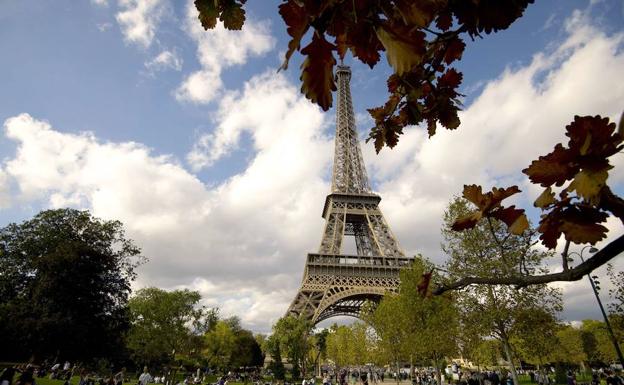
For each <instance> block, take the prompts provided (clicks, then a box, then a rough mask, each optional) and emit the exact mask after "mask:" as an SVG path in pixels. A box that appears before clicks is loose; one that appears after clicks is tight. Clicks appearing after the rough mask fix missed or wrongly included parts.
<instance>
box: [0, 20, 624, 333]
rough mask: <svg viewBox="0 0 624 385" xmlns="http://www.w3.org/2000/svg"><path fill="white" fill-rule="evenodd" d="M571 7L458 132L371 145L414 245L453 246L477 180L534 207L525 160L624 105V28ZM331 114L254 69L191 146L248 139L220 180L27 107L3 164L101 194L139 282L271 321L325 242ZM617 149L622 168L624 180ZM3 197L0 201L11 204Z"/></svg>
mask: <svg viewBox="0 0 624 385" xmlns="http://www.w3.org/2000/svg"><path fill="white" fill-rule="evenodd" d="M572 20H573V21H571V22H569V23H568V24H567V25H568V31H567V33H568V35H567V37H566V39H565V40H564V41H561V42H559V43H560V44H559V48H556V49H555V50H554V51H552V52H550V51H549V52H544V53H543V54H538V55H536V56H535V57H534V58H533V60H532V62H531V63H530V64H529V65H527V66H525V67H521V68H515V69H513V70H512V69H508V70H506V71H505V72H504V73H503V74H501V75H500V76H499V77H498V78H497V79H495V80H493V81H490V82H488V83H487V84H485V85H484V89H483V92H482V93H481V95H480V96H478V97H477V98H476V99H475V101H474V103H472V104H471V105H470V106H468V107H467V109H466V111H465V112H463V113H462V116H461V118H462V122H463V123H462V126H461V127H460V129H458V130H457V131H453V132H449V131H445V130H442V129H441V130H440V132H439V133H438V134H437V135H436V136H435V137H434V138H432V139H427V137H426V132H425V130H423V129H422V128H411V129H407V130H406V133H405V135H404V136H403V137H402V138H401V142H400V143H399V145H398V147H397V148H395V149H394V150H392V151H388V150H384V151H382V153H381V154H380V155H379V156H377V155H375V154H374V150H373V149H372V146H371V145H365V146H364V157H365V160H366V161H367V164H368V167H369V175H371V176H372V177H373V178H375V179H376V181H377V182H378V186H379V190H380V194H381V196H382V198H383V200H382V202H381V208H382V210H383V211H384V214H385V215H386V217H387V220H388V222H389V224H390V226H391V227H392V229H393V231H394V232H395V234H396V235H397V238H398V239H399V242H400V243H401V245H402V246H403V247H404V248H405V249H406V250H407V251H408V254H410V255H411V254H414V253H416V252H423V253H424V254H425V255H426V256H429V257H432V258H434V259H435V260H437V261H442V260H443V258H444V256H443V255H441V251H440V248H439V243H440V240H441V239H440V234H439V228H440V222H441V219H440V218H441V216H442V213H443V210H444V208H445V206H446V205H447V203H448V201H449V199H450V198H451V197H452V195H454V194H459V193H460V192H461V190H462V185H463V184H464V183H479V184H483V185H485V186H486V187H490V186H492V185H494V184H496V185H505V184H513V183H517V184H520V186H521V187H522V188H523V190H525V191H526V192H527V193H528V194H527V195H528V196H527V197H526V199H522V200H521V202H520V203H522V204H523V205H524V203H527V202H529V203H527V204H526V205H524V206H525V207H527V206H529V205H530V202H532V200H533V199H534V198H535V197H536V196H537V194H538V193H539V189H533V188H529V187H528V185H527V183H526V179H525V178H524V177H523V176H522V174H521V173H520V170H521V169H522V168H524V167H526V166H527V165H528V164H529V162H530V161H531V160H532V159H534V158H536V157H537V156H538V155H541V154H545V153H547V152H549V151H550V150H551V149H552V147H553V146H554V144H555V143H556V142H557V141H561V140H563V139H565V137H564V135H563V133H564V126H565V125H566V124H567V123H568V122H570V121H571V120H572V117H573V115H574V114H581V115H583V114H591V115H594V114H602V115H606V116H610V117H612V118H616V117H618V116H619V113H620V112H621V111H620V109H621V105H620V103H621V100H624V85H623V84H621V82H616V81H614V79H619V76H620V72H621V69H622V68H624V53H623V52H622V49H621V46H622V41H623V39H624V38H623V36H622V34H618V35H614V36H605V35H604V34H602V33H601V32H600V31H598V30H596V29H594V28H592V27H591V26H590V25H589V24H588V23H587V21H586V20H584V19H583V17H582V15H579V14H575V17H574V18H573V19H572ZM195 24H198V23H195ZM200 28H201V27H200ZM202 36H203V35H202ZM206 36H210V34H206ZM204 39H212V38H211V37H206V38H204V37H202V38H200V39H199V40H198V42H199V43H200V44H199V47H200V48H199V49H198V54H199V56H200V62H201V63H202V65H203V66H204V67H203V68H204V69H202V70H201V71H199V72H198V74H200V75H197V76H204V75H205V76H207V77H210V76H214V79H213V80H215V79H216V80H219V79H220V71H221V70H222V67H220V66H219V65H220V64H219V65H217V67H218V71H213V70H212V69H213V67H210V65H208V64H205V63H210V61H209V59H207V58H206V59H202V57H203V56H202V55H208V53H209V52H211V51H210V50H209V49H208V48H209V47H210V45H208V43H206V41H205V40H204ZM200 40H201V41H200ZM204 43H205V44H204ZM222 43H223V44H225V42H222ZM222 43H218V42H217V43H215V45H216V47H217V48H216V52H220V51H219V50H221V49H223V50H226V51H227V49H225V48H219V47H220V46H219V44H222ZM245 52H246V53H244V55H249V54H250V53H249V52H248V51H245ZM213 53H214V52H213ZM244 55H243V56H244ZM226 56H227V55H226ZM235 57H239V56H235ZM204 60H205V61H204ZM228 60H229V61H228ZM237 60H238V61H237ZM245 60H246V59H227V60H224V61H223V62H225V63H233V64H236V63H239V62H244V61H245ZM206 68H208V69H210V70H205V69H206ZM215 68H216V67H215ZM223 68H225V67H223ZM597 68H599V69H600V70H599V71H598V70H596V69H597ZM192 76H193V75H192ZM200 90H201V88H200ZM197 92H200V91H197ZM325 119H327V120H325ZM328 121H333V117H329V116H328V117H326V118H325V117H324V115H323V114H322V113H321V112H320V110H319V109H318V108H317V107H315V106H312V105H311V104H310V103H308V102H307V101H305V100H304V99H303V97H302V96H300V94H299V91H298V89H297V87H295V86H294V85H291V84H289V83H288V82H287V81H286V79H285V78H284V76H283V75H281V74H274V73H273V71H270V72H266V73H264V74H261V75H258V76H256V77H254V78H253V79H251V80H250V81H248V82H247V83H246V85H245V87H244V89H243V90H242V91H241V92H238V93H235V92H229V93H226V94H225V95H224V97H223V98H222V100H221V101H220V103H219V107H218V111H217V114H216V116H215V129H214V130H213V131H212V132H210V133H207V134H204V135H202V136H201V137H200V138H199V140H198V143H197V144H196V145H195V147H194V148H193V149H192V151H191V153H189V155H188V161H189V163H190V164H191V165H192V166H193V167H194V168H195V169H200V168H202V167H208V166H210V165H212V164H214V162H216V161H218V160H220V159H223V158H224V157H226V156H227V155H228V154H229V153H230V152H232V150H233V149H235V148H236V147H237V146H238V145H239V143H240V141H241V137H243V136H248V137H249V139H250V143H251V145H250V146H251V151H252V153H251V154H250V157H249V163H248V165H247V166H246V168H245V169H244V170H243V171H242V172H240V173H239V174H236V175H232V176H231V177H230V178H229V179H227V180H226V181H225V182H223V183H221V184H218V185H215V186H211V185H209V184H205V183H203V182H202V181H200V180H199V179H198V178H197V177H196V176H195V175H193V174H191V173H190V172H188V171H187V170H186V169H185V168H184V167H183V166H182V165H181V164H180V163H179V162H177V161H176V160H175V159H173V158H171V157H168V156H160V155H157V154H154V152H153V151H152V150H150V149H149V148H147V147H145V146H143V145H141V144H138V143H132V142H130V143H103V142H101V141H100V140H98V139H97V138H96V137H95V136H94V135H92V134H81V135H72V134H66V133H62V132H60V131H58V130H55V129H53V128H52V127H51V126H50V124H49V123H46V122H44V121H41V120H37V119H35V118H33V117H31V116H29V115H27V114H22V115H19V116H16V117H14V118H11V119H8V120H7V121H6V122H5V130H6V135H7V137H8V138H9V139H11V140H12V141H14V142H15V143H17V153H16V155H15V157H13V158H11V159H8V160H6V161H4V162H3V164H2V166H1V167H0V169H1V170H3V171H0V182H2V185H3V186H4V185H11V186H12V189H13V190H16V191H18V192H19V196H17V197H12V198H11V202H16V201H17V200H22V201H35V200H41V199H45V200H46V201H47V202H48V204H49V206H52V207H60V206H64V205H68V204H69V205H73V206H78V207H87V208H90V209H91V210H92V211H93V213H94V215H96V216H99V217H103V218H115V219H120V220H122V221H123V222H124V223H125V225H126V228H127V231H128V234H129V235H130V236H131V237H132V238H134V239H135V240H136V241H137V243H138V244H139V245H141V246H142V247H143V249H144V254H145V255H147V256H149V257H150V259H151V260H150V262H149V263H148V264H146V265H144V266H143V267H141V270H140V276H139V280H140V282H139V283H138V284H139V285H158V286H160V287H166V288H174V287H190V288H194V289H196V290H200V291H201V292H202V293H203V295H204V297H205V301H206V303H207V304H209V305H218V306H220V307H222V308H223V309H224V313H226V314H233V313H236V314H238V315H241V316H242V317H243V320H244V322H245V324H246V325H249V326H253V327H254V328H255V329H256V330H264V331H266V330H268V328H269V327H270V324H271V322H272V321H273V320H275V319H276V318H277V317H279V316H281V315H282V314H283V312H284V311H285V310H286V307H287V305H288V303H289V302H290V300H291V299H292V298H293V296H294V294H295V292H296V290H297V288H298V284H299V280H300V277H301V273H302V268H303V264H304V258H305V254H306V253H307V252H311V251H315V250H316V249H317V247H318V243H319V241H320V236H321V230H322V226H323V220H322V219H321V218H320V211H321V206H322V203H323V200H324V197H325V194H327V192H328V191H329V183H328V181H327V180H326V179H324V178H326V176H327V174H328V170H329V162H330V160H331V159H330V158H331V155H332V148H333V146H332V142H331V140H330V139H329V138H326V137H324V136H323V134H322V133H323V128H324V127H325V125H326V124H327V122H328ZM617 159H618V160H617V161H616V163H618V165H617V166H616V168H615V169H614V170H612V173H611V174H612V175H611V177H610V180H611V181H613V182H617V183H619V184H620V185H621V183H622V181H624V174H623V172H624V171H623V170H622V168H623V167H622V166H623V165H622V164H621V163H622V160H621V157H619V158H617ZM5 182H6V183H5ZM5 195H6V194H5ZM2 197H3V195H2V194H0V203H1V202H6V204H8V203H9V201H8V200H7V199H8V198H5V200H4V201H3V198H2ZM14 204H15V203H14ZM609 226H610V227H612V226H613V227H614V228H615V229H616V230H615V231H614V233H612V234H611V235H610V236H615V235H617V233H618V232H620V233H621V225H620V224H617V226H616V223H610V224H609ZM618 229H619V230H618ZM578 284H581V285H582V284H583V283H575V284H568V285H569V286H570V289H566V301H567V306H568V308H569V309H572V311H571V312H569V313H568V314H571V315H570V317H575V314H577V315H579V314H585V313H581V312H580V311H579V312H575V311H574V309H577V310H578V309H580V308H581V307H580V306H581V305H580V304H579V300H578V299H581V300H584V299H585V297H583V296H578V298H571V297H570V296H568V295H567V293H572V295H576V294H574V293H577V292H578V291H579V290H584V288H583V287H580V286H575V285H578ZM579 288H580V289H579ZM579 316H581V315H579ZM583 316H584V315H583Z"/></svg>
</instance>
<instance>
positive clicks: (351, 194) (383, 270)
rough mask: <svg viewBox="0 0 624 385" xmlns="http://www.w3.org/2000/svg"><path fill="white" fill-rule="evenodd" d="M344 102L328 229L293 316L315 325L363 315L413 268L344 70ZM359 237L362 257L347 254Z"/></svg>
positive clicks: (341, 102)
mask: <svg viewBox="0 0 624 385" xmlns="http://www.w3.org/2000/svg"><path fill="white" fill-rule="evenodd" d="M336 77H337V82H338V104H337V110H336V114H337V118H336V139H335V140H336V143H335V153H334V168H333V177H332V193H331V194H330V195H328V196H327V199H326V200H325V206H324V208H323V218H324V219H325V229H324V231H323V237H322V239H321V244H320V246H319V252H318V254H308V258H307V263H306V267H305V271H304V274H303V282H302V284H301V288H300V289H299V292H298V293H297V295H296V297H295V299H294V300H293V302H292V304H291V305H290V307H289V309H288V312H289V313H290V314H295V315H299V316H303V317H306V318H308V319H309V320H311V321H312V322H313V323H317V322H320V321H322V320H324V319H327V318H330V317H333V316H336V315H348V316H354V317H360V315H361V310H362V306H363V305H364V303H365V302H366V301H372V302H374V303H378V302H379V301H380V300H381V298H382V297H383V296H384V295H385V294H386V293H388V292H394V291H396V290H397V289H398V286H399V272H400V270H401V269H402V268H404V267H406V266H409V265H410V263H411V261H412V259H411V258H406V257H405V254H404V253H403V251H402V250H401V249H400V247H399V244H398V242H397V241H396V238H395V237H394V235H393V234H392V231H391V230H390V227H389V226H388V224H387V223H386V220H385V219H384V216H383V214H382V213H381V210H380V209H379V202H380V201H381V198H380V197H379V196H378V195H376V194H374V193H372V191H371V189H370V185H369V182H368V176H367V174H366V169H365V168H364V161H363V160H362V151H361V149H360V145H359V142H358V137H357V131H356V129H355V120H354V118H353V105H352V102H351V91H350V88H349V81H350V79H351V70H350V69H349V67H346V66H338V71H337V72H336ZM345 236H347V237H354V239H355V245H356V249H357V255H343V254H341V252H342V249H343V239H344V237H345Z"/></svg>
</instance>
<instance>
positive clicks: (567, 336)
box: [551, 325, 587, 366]
mask: <svg viewBox="0 0 624 385" xmlns="http://www.w3.org/2000/svg"><path fill="white" fill-rule="evenodd" d="M551 361H554V362H564V363H567V364H580V365H581V366H583V365H584V362H586V361H587V354H586V353H585V350H584V349H583V338H582V334H581V330H580V329H578V328H575V327H573V326H570V325H560V327H559V329H558V330H557V344H556V349H554V351H553V352H552V354H551Z"/></svg>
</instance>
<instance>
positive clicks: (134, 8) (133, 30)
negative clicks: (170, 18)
mask: <svg viewBox="0 0 624 385" xmlns="http://www.w3.org/2000/svg"><path fill="white" fill-rule="evenodd" d="M119 7H120V8H121V11H119V12H118V13H117V15H116V16H115V17H116V19H117V22H118V23H119V27H120V28H121V32H122V33H123V35H124V39H125V40H126V41H127V42H129V43H133V44H138V45H139V46H141V47H144V48H147V47H149V46H150V45H151V44H152V41H153V40H154V35H155V34H156V27H157V26H158V23H159V22H160V20H161V18H162V16H163V13H164V11H165V2H164V0H119Z"/></svg>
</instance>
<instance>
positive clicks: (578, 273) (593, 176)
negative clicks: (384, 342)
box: [435, 116, 624, 294]
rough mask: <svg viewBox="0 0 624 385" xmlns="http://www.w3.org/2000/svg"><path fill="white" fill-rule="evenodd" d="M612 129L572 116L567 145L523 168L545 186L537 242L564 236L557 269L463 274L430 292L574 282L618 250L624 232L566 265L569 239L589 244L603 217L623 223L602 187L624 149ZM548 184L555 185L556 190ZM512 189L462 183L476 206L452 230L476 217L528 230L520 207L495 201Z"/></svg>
mask: <svg viewBox="0 0 624 385" xmlns="http://www.w3.org/2000/svg"><path fill="white" fill-rule="evenodd" d="M615 128H616V126H615V123H611V122H609V119H608V118H602V117H600V116H595V117H592V116H583V117H579V116H575V117H574V121H573V122H572V123H570V124H569V125H567V126H566V136H568V138H569V140H568V143H567V146H564V145H563V144H561V143H559V144H557V145H556V146H555V148H554V150H553V151H552V152H551V153H549V154H547V155H545V156H540V157H539V158H538V159H537V160H534V161H533V162H532V163H531V165H530V166H529V167H527V168H526V169H524V170H523V172H524V173H525V174H526V175H527V176H528V177H529V179H530V180H531V182H533V183H535V184H539V185H541V186H542V187H544V188H545V189H544V191H543V192H542V194H541V195H540V196H539V197H538V198H537V199H536V200H535V203H534V206H535V207H538V208H539V209H541V210H542V212H543V214H542V215H541V219H540V223H539V227H538V228H537V231H538V233H540V237H539V239H540V241H541V242H542V244H543V245H544V246H545V247H546V248H547V249H550V250H554V249H555V248H556V247H557V243H558V240H559V238H560V237H561V235H563V236H564V238H565V247H564V250H563V253H562V256H561V257H562V259H561V267H562V270H561V271H560V272H557V273H551V274H541V275H531V274H522V273H521V272H517V273H512V274H503V275H500V274H499V275H497V276H467V277H464V278H461V279H459V280H457V281H455V282H452V283H448V284H445V285H442V286H440V287H438V288H437V289H436V290H435V293H438V294H439V293H442V292H444V291H447V290H453V289H461V288H463V287H466V286H468V285H471V284H491V285H499V284H505V285H515V286H517V287H526V286H528V285H535V284H543V283H548V282H554V281H576V280H579V279H581V278H582V277H583V276H584V275H586V274H588V273H589V272H591V271H592V270H594V269H596V268H597V267H599V266H602V265H604V264H605V263H607V262H609V261H610V260H611V259H613V258H614V257H615V256H617V255H618V254H620V253H621V252H622V251H624V236H621V237H619V238H617V239H615V240H614V241H612V242H611V243H609V244H608V245H607V246H605V247H604V248H603V249H602V250H600V251H599V252H598V253H597V254H594V255H593V256H591V257H590V258H588V259H587V260H586V261H585V262H583V263H581V264H579V265H577V266H575V267H574V268H570V267H569V266H568V258H569V255H568V250H569V247H570V244H571V243H575V244H585V243H589V244H591V245H594V244H596V243H597V242H598V241H601V240H603V239H604V238H606V234H607V231H608V229H607V228H606V227H605V226H604V225H603V223H605V222H606V220H607V218H608V217H609V215H614V216H616V217H617V218H619V219H620V220H621V221H622V222H624V200H622V199H621V198H620V197H618V196H616V195H615V194H614V193H613V192H612V190H611V188H610V187H609V186H608V185H607V179H608V176H609V170H610V169H611V168H613V166H612V165H611V163H610V161H609V158H610V157H611V156H613V155H615V154H616V153H618V152H620V151H621V150H622V149H623V148H624V146H623V145H622V142H623V141H624V138H623V137H622V135H621V134H620V133H619V132H615ZM621 130H622V127H620V132H621ZM566 184H567V185H566ZM564 185H566V186H565V187H564ZM553 187H554V188H560V191H559V192H558V194H555V192H554V191H553ZM518 192H520V190H519V189H518V187H517V186H512V187H509V188H506V189H499V188H494V189H493V190H492V191H491V192H488V193H486V194H483V193H482V190H481V187H480V186H475V185H471V186H464V194H463V196H464V198H465V199H467V200H468V201H470V202H472V203H473V204H474V205H475V206H476V207H477V209H476V210H474V211H472V212H470V213H468V214H466V215H464V216H462V217H461V218H458V219H457V220H456V221H455V222H454V223H453V225H452V229H453V230H456V231H463V230H466V229H472V228H474V227H475V226H476V225H477V223H478V222H479V221H480V220H482V219H485V220H488V221H491V220H492V219H498V220H501V221H502V222H504V223H505V224H506V225H507V227H508V231H509V232H510V233H513V234H522V232H524V231H525V230H526V229H527V228H528V221H527V219H526V215H525V214H524V210H522V209H516V208H515V206H510V207H504V206H502V205H501V202H502V201H503V200H504V199H506V198H508V197H509V196H512V195H514V194H516V193H518Z"/></svg>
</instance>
